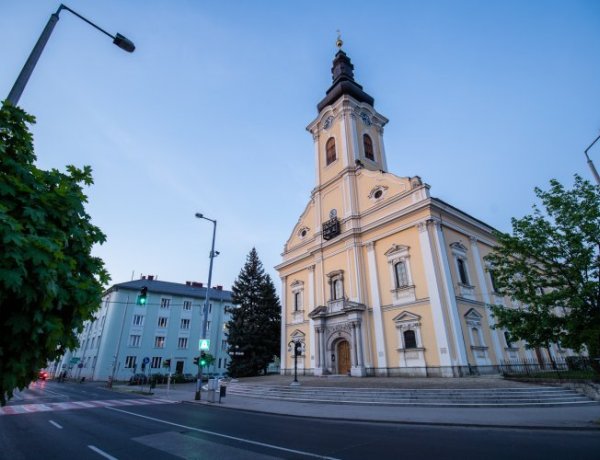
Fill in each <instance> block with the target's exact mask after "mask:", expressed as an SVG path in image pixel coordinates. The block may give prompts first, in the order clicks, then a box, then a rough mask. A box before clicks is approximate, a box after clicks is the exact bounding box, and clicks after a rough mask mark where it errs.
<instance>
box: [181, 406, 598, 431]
mask: <svg viewBox="0 0 600 460" xmlns="http://www.w3.org/2000/svg"><path fill="white" fill-rule="evenodd" d="M181 403H182V404H201V405H205V406H210V407H219V408H221V409H227V410H236V411H242V412H251V413H258V414H269V415H279V416H282V417H298V418H311V419H318V420H334V421H340V422H349V423H378V424H394V425H413V426H432V427H461V428H486V429H498V430H536V431H584V432H592V433H595V432H598V431H600V425H598V427H594V426H590V427H573V426H565V427H557V426H545V425H490V424H484V423H461V422H457V423H451V422H420V421H407V420H379V419H364V418H356V417H355V418H353V419H348V418H344V417H333V416H327V415H324V416H316V415H300V414H283V413H279V412H271V411H267V410H261V409H249V408H240V407H231V406H224V405H222V404H221V405H219V404H215V403H209V402H208V401H185V400H183V401H181Z"/></svg>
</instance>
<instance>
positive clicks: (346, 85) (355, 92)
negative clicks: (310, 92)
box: [317, 30, 375, 112]
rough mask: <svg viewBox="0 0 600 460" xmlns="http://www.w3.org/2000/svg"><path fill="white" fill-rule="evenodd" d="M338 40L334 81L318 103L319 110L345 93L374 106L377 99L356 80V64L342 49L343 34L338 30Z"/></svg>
mask: <svg viewBox="0 0 600 460" xmlns="http://www.w3.org/2000/svg"><path fill="white" fill-rule="evenodd" d="M337 32H338V36H337V40H336V42H335V44H336V46H337V48H338V52H337V53H336V54H335V57H334V58H333V67H332V68H331V78H332V80H333V83H332V84H331V86H330V88H329V89H328V90H327V95H326V96H325V98H323V100H322V101H321V102H319V104H317V110H318V111H319V112H320V111H321V110H323V108H324V107H326V106H328V105H331V104H333V103H334V102H335V101H337V100H338V99H339V98H340V97H342V96H343V95H344V94H348V95H350V96H352V97H353V98H354V99H356V100H358V101H359V102H366V103H367V104H369V105H371V106H373V105H374V102H375V100H374V99H373V98H372V97H371V96H369V95H368V94H367V93H365V92H364V91H363V89H362V86H360V85H359V84H358V83H356V82H355V81H354V66H353V65H352V62H351V61H350V58H349V57H348V55H346V53H345V52H344V51H343V50H342V45H343V44H344V42H343V41H342V35H341V33H340V31H339V30H338V31H337Z"/></svg>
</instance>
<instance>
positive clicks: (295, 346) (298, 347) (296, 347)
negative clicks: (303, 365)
mask: <svg viewBox="0 0 600 460" xmlns="http://www.w3.org/2000/svg"><path fill="white" fill-rule="evenodd" d="M288 351H289V352H291V353H294V380H293V382H292V383H290V385H291V386H299V385H300V382H298V356H301V355H302V353H303V351H304V344H303V343H302V342H300V341H299V340H292V341H291V342H290V343H288Z"/></svg>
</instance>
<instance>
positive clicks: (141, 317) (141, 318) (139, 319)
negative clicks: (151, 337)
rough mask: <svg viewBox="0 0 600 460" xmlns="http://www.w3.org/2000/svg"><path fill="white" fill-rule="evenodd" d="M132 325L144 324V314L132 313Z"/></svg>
mask: <svg viewBox="0 0 600 460" xmlns="http://www.w3.org/2000/svg"><path fill="white" fill-rule="evenodd" d="M133 325H134V326H143V325H144V315H133Z"/></svg>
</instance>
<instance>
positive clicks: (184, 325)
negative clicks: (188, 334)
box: [181, 318, 190, 329]
mask: <svg viewBox="0 0 600 460" xmlns="http://www.w3.org/2000/svg"><path fill="white" fill-rule="evenodd" d="M189 328H190V320H189V319H187V318H183V319H182V320H181V329H189Z"/></svg>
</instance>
